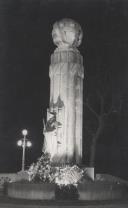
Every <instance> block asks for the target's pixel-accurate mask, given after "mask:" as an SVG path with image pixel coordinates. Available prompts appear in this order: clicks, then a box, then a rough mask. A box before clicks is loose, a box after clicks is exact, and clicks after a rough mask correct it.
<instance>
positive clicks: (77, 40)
mask: <svg viewBox="0 0 128 208" xmlns="http://www.w3.org/2000/svg"><path fill="white" fill-rule="evenodd" d="M82 37H83V32H82V29H81V26H80V25H79V24H78V23H77V22H75V21H74V20H72V19H62V20H60V21H58V22H56V23H55V24H54V25H53V30H52V38H53V42H54V44H55V45H56V46H57V47H58V48H61V49H66V48H76V47H78V46H79V45H80V44H81V41H82Z"/></svg>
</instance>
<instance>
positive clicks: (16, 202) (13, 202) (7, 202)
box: [0, 196, 128, 208]
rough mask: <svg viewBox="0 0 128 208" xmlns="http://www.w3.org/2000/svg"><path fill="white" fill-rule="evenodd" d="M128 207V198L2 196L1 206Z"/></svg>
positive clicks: (30, 207) (18, 207)
mask: <svg viewBox="0 0 128 208" xmlns="http://www.w3.org/2000/svg"><path fill="white" fill-rule="evenodd" d="M49 207H50V208H51V207H52V208H59V207H61V208H76V207H77V208H128V199H125V200H119V201H117V200H116V201H115V200H114V201H100V202H98V201H91V202H89V201H33V200H22V199H11V198H8V197H5V196H4V197H2V196H0V208H49Z"/></svg>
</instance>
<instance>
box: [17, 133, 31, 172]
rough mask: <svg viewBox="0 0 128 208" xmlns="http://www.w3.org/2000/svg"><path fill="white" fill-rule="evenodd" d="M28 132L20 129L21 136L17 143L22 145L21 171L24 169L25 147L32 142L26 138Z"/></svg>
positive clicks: (29, 145)
mask: <svg viewBox="0 0 128 208" xmlns="http://www.w3.org/2000/svg"><path fill="white" fill-rule="evenodd" d="M27 134H28V131H27V129H23V130H22V135H23V138H22V139H20V140H18V142H17V145H18V146H21V147H22V171H25V149H26V147H31V146H32V143H31V142H30V141H29V140H28V139H27V138H26V136H27Z"/></svg>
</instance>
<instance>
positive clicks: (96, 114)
mask: <svg viewBox="0 0 128 208" xmlns="http://www.w3.org/2000/svg"><path fill="white" fill-rule="evenodd" d="M84 105H86V107H87V108H88V109H89V110H90V111H91V112H92V113H93V114H94V115H95V116H96V118H97V119H98V120H99V115H98V113H97V112H96V111H95V110H94V109H93V108H92V107H91V106H90V105H89V103H88V101H87V102H86V103H84Z"/></svg>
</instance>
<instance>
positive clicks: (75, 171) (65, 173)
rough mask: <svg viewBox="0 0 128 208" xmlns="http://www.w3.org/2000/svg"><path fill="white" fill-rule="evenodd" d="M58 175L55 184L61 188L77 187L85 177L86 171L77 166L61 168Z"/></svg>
mask: <svg viewBox="0 0 128 208" xmlns="http://www.w3.org/2000/svg"><path fill="white" fill-rule="evenodd" d="M57 173H58V174H56V177H55V183H56V184H57V185H59V186H69V185H74V186H77V184H78V182H79V181H80V180H81V178H82V177H83V174H84V171H83V170H82V169H80V168H79V167H78V166H77V165H73V166H69V165H68V166H65V167H62V168H61V167H59V168H58V171H57Z"/></svg>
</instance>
